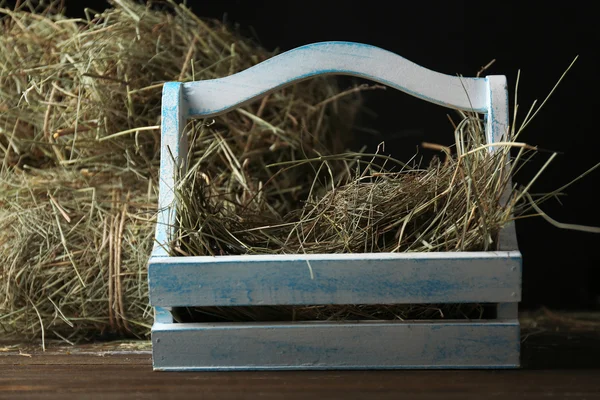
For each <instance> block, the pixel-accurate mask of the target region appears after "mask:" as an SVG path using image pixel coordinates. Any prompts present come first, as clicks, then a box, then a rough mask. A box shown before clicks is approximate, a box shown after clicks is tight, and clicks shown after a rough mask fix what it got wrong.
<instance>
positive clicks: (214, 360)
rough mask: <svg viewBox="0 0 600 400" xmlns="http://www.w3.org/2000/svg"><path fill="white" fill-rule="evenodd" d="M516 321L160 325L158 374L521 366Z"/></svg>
mask: <svg viewBox="0 0 600 400" xmlns="http://www.w3.org/2000/svg"><path fill="white" fill-rule="evenodd" d="M519 336H520V334H519V326H518V323H517V322H512V321H511V322H500V321H498V322H431V321H429V322H389V323H385V322H365V323H336V324H333V323H321V324H319V323H313V324H310V323H302V324H287V325H277V324H254V325H252V324H237V325H236V324H155V326H154V329H153V334H152V341H153V349H154V368H155V369H156V370H236V369H238V370H244V369H247V370H256V369H262V370H265V369H278V370H281V369H363V368H365V369H397V368H515V367H518V366H519Z"/></svg>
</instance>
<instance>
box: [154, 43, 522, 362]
mask: <svg viewBox="0 0 600 400" xmlns="http://www.w3.org/2000/svg"><path fill="white" fill-rule="evenodd" d="M324 74H345V75H353V76H358V77H362V78H367V79H370V80H372V81H375V82H379V83H382V84H385V85H387V86H389V87H392V88H395V89H398V90H401V91H403V92H406V93H409V94H411V95H413V96H416V97H418V98H421V99H423V100H426V101H429V102H432V103H436V104H439V105H442V106H446V107H449V108H455V109H461V110H466V111H476V112H479V113H482V114H485V117H486V137H487V141H488V142H489V143H494V142H498V141H500V140H501V137H502V136H503V134H504V133H505V132H506V130H507V128H508V92H507V86H506V78H505V77H504V76H487V77H484V78H459V77H454V76H449V75H444V74H440V73H437V72H434V71H431V70H428V69H426V68H423V67H421V66H419V65H417V64H414V63H412V62H410V61H408V60H406V59H404V58H402V57H400V56H398V55H396V54H393V53H391V52H388V51H385V50H382V49H380V48H377V47H373V46H369V45H364V44H358V43H349V42H323V43H315V44H311V45H307V46H303V47H299V48H297V49H294V50H291V51H288V52H286V53H284V54H281V55H279V56H276V57H273V58H272V59H269V60H266V61H264V62H262V63H261V64H258V65H256V66H254V67H252V68H249V69H247V70H245V71H242V72H240V73H237V74H234V75H231V76H228V77H226V78H222V79H214V80H206V81H198V82H189V83H179V82H169V83H166V84H165V85H164V89H163V104H162V142H161V165H160V187H159V190H160V193H159V209H160V212H159V215H158V223H157V227H156V244H155V247H154V250H153V252H152V255H151V257H150V260H149V271H148V273H149V289H150V301H151V304H152V306H154V307H155V310H156V317H155V323H154V325H153V327H152V342H153V361H154V368H155V369H156V370H240V369H243V370H247V369H250V370H262V369H375V368H377V369H396V368H516V367H518V366H519V354H520V347H519V343H520V329H519V322H518V318H517V308H518V307H517V305H518V302H519V301H520V299H521V254H520V253H519V251H518V248H517V241H516V236H515V231H514V226H513V225H509V226H507V227H506V229H504V230H503V231H502V232H501V234H500V248H499V249H498V250H497V251H489V252H461V253H456V252H453V253H450V252H448V253H445V252H438V253H410V254H387V253H385V254H320V255H303V254H297V255H272V256H220V257H208V256H206V257H173V256H169V255H168V252H167V248H168V247H167V246H168V243H169V240H168V239H169V237H170V235H171V234H172V233H173V226H174V223H175V212H176V211H175V205H174V201H175V195H174V192H173V187H174V184H175V171H176V170H177V169H178V168H185V167H186V166H185V158H186V157H185V155H186V152H187V143H186V137H185V135H182V131H183V127H184V125H185V122H186V121H187V119H189V118H197V117H201V118H205V117H210V116H216V115H219V114H222V113H225V112H228V111H230V110H232V109H234V108H236V107H239V106H241V105H243V104H246V103H248V102H251V101H254V100H257V99H258V98H260V97H263V96H265V95H266V94H268V93H270V92H273V91H275V90H279V89H281V88H283V87H285V86H287V85H290V84H292V83H295V82H298V81H300V80H303V79H308V78H311V77H315V76H318V75H324ZM490 151H493V148H490ZM386 303H387V304H391V303H394V304H419V303H491V304H494V305H495V308H496V311H497V312H496V315H495V317H494V318H493V319H486V320H477V321H469V320H451V321H450V320H440V321H378V322H370V321H369V322H364V321H360V322H357V321H343V322H335V323H334V322H294V323H272V322H263V323H175V322H174V321H173V317H172V315H171V313H170V312H169V310H170V309H171V308H173V307H186V306H190V307H193V306H196V307H202V306H256V305H313V304H386Z"/></svg>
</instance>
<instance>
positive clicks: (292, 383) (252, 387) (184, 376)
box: [0, 363, 600, 400]
mask: <svg viewBox="0 0 600 400" xmlns="http://www.w3.org/2000/svg"><path fill="white" fill-rule="evenodd" d="M0 398H1V399H11V400H12V399H27V400H35V399H46V400H51V399H52V400H53V399H61V400H62V399H65V398H75V399H124V400H131V399H161V400H162V399H178V398H181V399H213V398H214V399H227V400H229V399H231V400H241V399H253V400H255V399H281V398H284V399H286V400H306V399H319V400H329V399H339V400H353V399H377V400H381V399H390V400H397V399H401V398H410V399H417V400H429V399H445V400H471V399H473V400H482V399H514V400H518V399H527V400H538V399H540V400H542V399H543V400H547V399H571V400H584V399H585V400H594V399H600V385H599V383H598V370H595V369H586V370H581V369H572V370H521V371H514V370H510V371H470V370H468V371H465V370H462V371H439V370H428V371H295V372H290V371H281V372H275V371H264V372H261V371H251V372H246V371H239V372H228V373H220V372H202V373H189V372H185V373H184V372H182V373H177V372H174V373H160V372H153V371H152V367H151V365H150V364H149V363H148V364H145V365H73V366H69V365H46V366H44V365H39V366H24V367H9V368H6V367H4V368H3V367H2V366H0Z"/></svg>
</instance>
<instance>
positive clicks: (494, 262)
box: [148, 252, 521, 307]
mask: <svg viewBox="0 0 600 400" xmlns="http://www.w3.org/2000/svg"><path fill="white" fill-rule="evenodd" d="M148 276H149V282H150V299H151V303H152V305H154V306H164V307H168V306H232V305H275V304H286V305H292V304H297V305H302V304H304V305H312V304H357V303H360V304H382V303H387V304H400V303H408V304H410V303H412V304H418V303H452V302H471V303H477V302H487V303H497V302H514V301H520V298H521V256H520V254H519V253H518V252H496V253H483V252H481V253H477V252H476V253H466V252H465V253H411V254H391V253H385V254H384V253H381V254H375V253H372V254H329V255H289V256H275V255H269V256H224V257H168V258H167V257H158V258H152V259H151V260H150V264H149V271H148Z"/></svg>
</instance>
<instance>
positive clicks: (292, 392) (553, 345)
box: [0, 313, 600, 400]
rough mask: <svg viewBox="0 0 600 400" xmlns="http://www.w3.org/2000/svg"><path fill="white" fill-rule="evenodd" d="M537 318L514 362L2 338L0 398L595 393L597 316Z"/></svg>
mask: <svg viewBox="0 0 600 400" xmlns="http://www.w3.org/2000/svg"><path fill="white" fill-rule="evenodd" d="M544 318H545V319H544ZM544 318H542V319H539V318H537V319H536V320H534V319H532V318H530V317H528V316H524V317H523V318H522V324H523V339H522V340H523V343H522V364H523V368H521V369H519V370H488V371H486V370H482V371H478V370H473V371H471V370H469V371H444V370H430V371H415V370H403V371H343V372H340V371H300V372H298V371H286V372H283V371H280V372H218V373H217V372H154V371H152V365H151V362H152V360H151V347H150V344H149V343H148V342H122V343H117V342H111V343H96V344H86V345H78V346H70V345H69V346H66V345H49V346H48V348H47V349H46V352H42V351H41V350H40V349H39V345H38V346H34V345H31V344H29V345H24V344H16V343H0V399H56V398H75V399H96V398H111V399H138V398H139V399H146V398H156V399H169V398H202V399H204V398H223V399H245V398H251V399H257V398H258V399H274V398H284V399H286V400H292V399H315V400H316V399H338V398H339V399H358V398H361V399H364V398H374V399H397V398H399V397H401V396H402V395H404V397H408V398H413V399H431V398H443V399H487V398H494V399H498V398H510V399H549V398H555V399H600V340H599V339H600V327H599V325H598V322H600V316H599V315H594V316H593V318H591V319H590V318H574V317H572V316H567V317H565V316H564V315H561V316H558V314H554V313H552V314H548V315H545V316H544ZM594 319H597V321H594Z"/></svg>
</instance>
